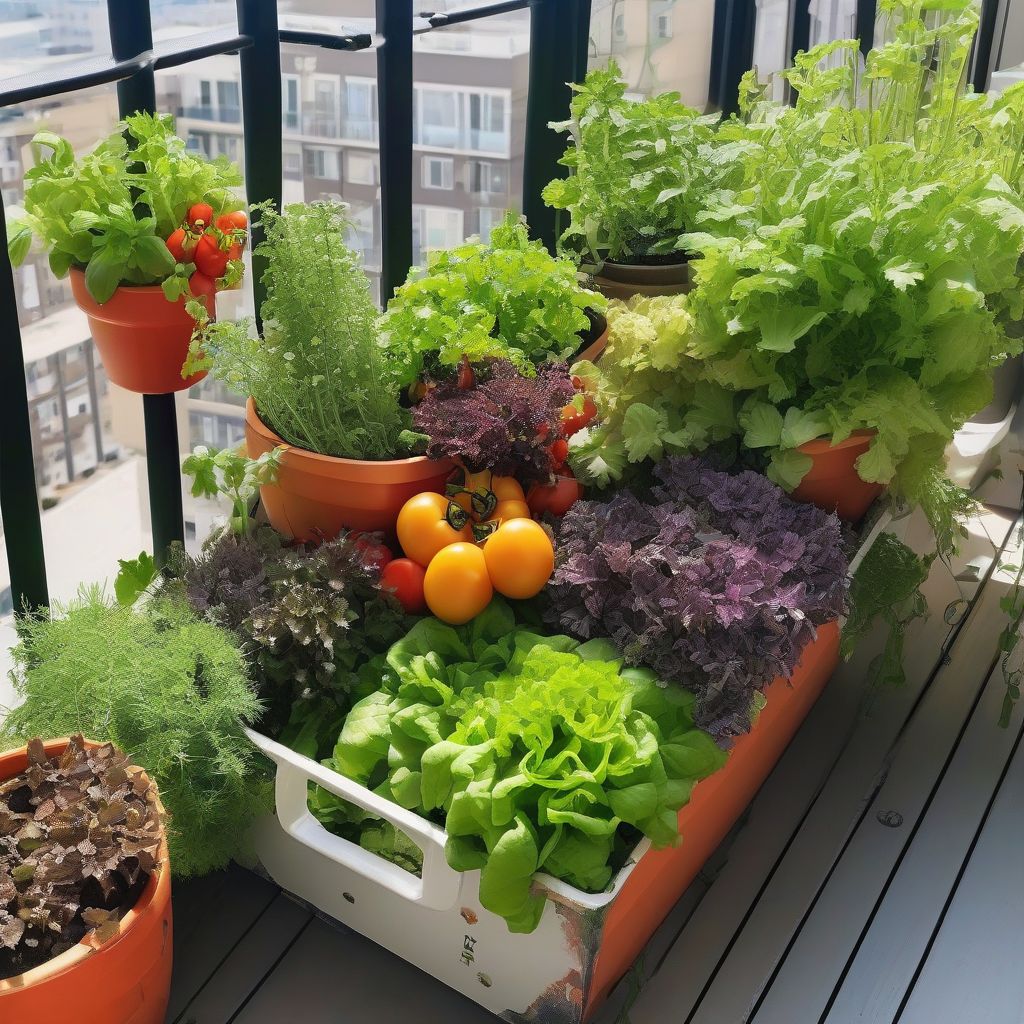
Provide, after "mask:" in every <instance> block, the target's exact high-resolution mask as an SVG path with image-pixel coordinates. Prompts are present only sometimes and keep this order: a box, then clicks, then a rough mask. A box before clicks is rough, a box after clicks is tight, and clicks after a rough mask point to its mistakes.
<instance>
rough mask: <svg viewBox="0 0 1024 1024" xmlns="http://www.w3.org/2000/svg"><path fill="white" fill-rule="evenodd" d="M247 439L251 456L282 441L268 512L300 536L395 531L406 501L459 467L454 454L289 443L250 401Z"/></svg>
mask: <svg viewBox="0 0 1024 1024" xmlns="http://www.w3.org/2000/svg"><path fill="white" fill-rule="evenodd" d="M245 444H246V448H247V449H248V452H249V457H250V458H253V459H255V458H258V457H259V456H260V455H262V454H263V453H264V452H269V451H270V450H271V449H273V448H276V447H277V446H278V445H282V444H283V445H285V446H286V448H287V450H286V451H285V452H284V453H283V454H282V456H281V468H280V471H279V472H278V477H277V483H276V484H272V485H269V486H266V487H261V488H260V500H261V501H262V503H263V507H264V509H265V510H266V513H267V518H268V519H269V520H270V523H271V525H272V526H273V527H274V529H275V530H277V531H278V532H279V533H282V534H284V535H285V536H287V537H294V538H295V539H297V540H316V539H319V538H320V537H327V538H331V537H336V536H337V535H338V532H339V531H340V530H341V529H343V528H344V529H349V530H363V531H367V532H370V531H376V530H381V531H383V532H384V533H386V534H388V535H391V534H393V533H394V528H395V520H396V519H397V518H398V513H399V511H400V510H401V508H402V506H403V505H404V504H405V503H406V501H408V500H409V498H411V497H412V496H413V495H414V494H419V493H420V492H421V491H438V492H440V493H443V492H444V485H445V481H446V480H447V478H448V475H449V474H450V473H451V471H452V470H453V469H454V468H455V463H454V462H452V461H451V460H450V459H444V460H441V461H435V460H434V459H428V458H425V457H424V456H422V455H418V456H416V457H415V458H411V459H391V460H388V461H386V462H363V461H362V460H360V459H336V458H333V457H332V456H330V455H318V454H317V453H316V452H311V451H307V450H306V449H305V448H296V447H294V446H291V445H288V444H287V442H285V441H284V440H282V439H281V438H280V437H279V436H278V435H277V434H275V433H274V431H272V430H271V429H270V428H269V427H268V426H267V425H266V424H265V423H264V422H263V421H262V420H261V419H260V418H259V416H258V415H257V414H256V406H255V404H254V403H253V400H252V399H251V398H250V399H249V400H248V401H247V402H246V403H245Z"/></svg>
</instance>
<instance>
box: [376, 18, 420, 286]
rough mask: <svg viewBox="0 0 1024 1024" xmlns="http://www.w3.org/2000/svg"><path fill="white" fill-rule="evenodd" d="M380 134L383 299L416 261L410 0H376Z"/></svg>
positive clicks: (399, 282)
mask: <svg viewBox="0 0 1024 1024" xmlns="http://www.w3.org/2000/svg"><path fill="white" fill-rule="evenodd" d="M376 4H377V34H378V35H379V36H381V41H380V43H379V44H378V47H377V122H378V126H379V134H380V184H381V188H380V220H381V275H380V300H381V305H382V306H386V305H387V303H388V300H389V299H390V298H391V296H392V295H393V294H394V291H395V289H396V288H397V287H398V286H399V285H400V284H401V283H402V282H403V281H404V280H405V278H406V275H407V274H408V273H409V267H410V266H411V265H412V0H376Z"/></svg>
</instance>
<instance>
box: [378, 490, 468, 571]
mask: <svg viewBox="0 0 1024 1024" xmlns="http://www.w3.org/2000/svg"><path fill="white" fill-rule="evenodd" d="M447 509H448V499H447V498H446V497H445V496H444V495H443V494H437V493H435V492H434V491H424V492H423V493H422V494H416V495H414V496H413V497H411V498H410V499H409V500H408V501H407V502H406V503H405V504H404V505H403V506H402V511H401V512H399V513H398V523H397V524H396V527H395V529H396V532H397V533H398V543H399V544H401V545H402V550H403V551H404V552H405V554H406V557H407V558H411V559H412V560H413V561H414V562H419V564H420V565H422V566H424V567H426V566H427V565H429V564H430V560H431V559H432V558H433V557H434V556H435V555H436V554H437V553H438V551H440V550H441V549H442V548H444V547H447V545H449V544H455V543H456V542H458V541H472V539H473V531H472V529H471V528H470V526H469V525H468V524H467V525H466V526H464V527H463V528H462V529H461V530H456V529H454V528H453V527H452V526H450V525H449V524H448V520H447V519H445V513H446V511H447Z"/></svg>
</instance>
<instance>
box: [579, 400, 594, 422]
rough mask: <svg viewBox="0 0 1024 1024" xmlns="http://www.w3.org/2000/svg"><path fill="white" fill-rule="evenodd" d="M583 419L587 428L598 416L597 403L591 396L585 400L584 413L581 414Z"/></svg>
mask: <svg viewBox="0 0 1024 1024" xmlns="http://www.w3.org/2000/svg"><path fill="white" fill-rule="evenodd" d="M580 415H581V416H582V417H583V425H584V426H587V424H588V423H590V422H591V420H593V419H594V417H595V416H597V402H595V401H594V400H593V399H592V398H590V397H589V396H588V397H587V398H584V399H583V412H582V413H581V414H580Z"/></svg>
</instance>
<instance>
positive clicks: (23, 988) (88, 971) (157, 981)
mask: <svg viewBox="0 0 1024 1024" xmlns="http://www.w3.org/2000/svg"><path fill="white" fill-rule="evenodd" d="M67 745H68V740H67V739H66V738H65V739H59V740H50V741H49V742H48V743H45V744H44V746H45V749H46V753H47V754H48V755H50V756H51V757H52V756H53V755H54V754H59V753H60V752H61V751H62V750H63V749H64V748H65V747H66V746H67ZM27 766H28V749H27V748H26V747H20V748H19V749H17V750H9V751H7V753H4V754H0V781H3V780H4V779H9V778H11V777H12V776H14V775H18V774H19V773H20V772H23V771H24V770H25V768H26V767H27ZM158 858H159V861H160V865H161V866H160V867H159V868H157V870H155V871H154V872H153V873H152V874H151V875H150V876H149V881H148V882H147V883H146V887H145V888H144V889H143V890H142V895H140V896H139V898H138V900H136V902H135V905H134V906H133V907H132V908H131V909H130V910H129V911H128V912H127V913H125V915H124V917H122V918H121V920H120V921H119V922H118V932H117V934H116V935H114V936H113V937H111V938H109V939H107V940H106V941H105V942H100V941H99V940H98V939H97V938H96V937H95V935H94V934H92V933H90V934H87V935H86V936H85V937H84V938H83V939H82V941H81V942H79V943H77V944H76V945H75V946H73V947H72V948H71V949H69V950H66V951H65V952H63V953H61V954H60V955H59V956H55V957H54V958H53V959H52V960H48V961H47V962H46V963H44V964H42V965H40V966H39V967H34V968H33V969H32V970H30V971H25V973H24V974H19V975H16V976H15V977H13V978H6V979H4V980H0V1021H4V1022H5V1024H6V1022H10V1024H16V1022H21V1021H25V1022H26V1024H28V1022H30V1021H31V1022H32V1024H60V1022H63V1021H68V1020H73V1021H74V1022H75V1024H114V1022H115V1021H116V1022H117V1024H164V1018H165V1016H166V1013H167V1001H168V998H169V996H170V991H171V950H172V927H173V925H172V918H171V873H170V867H169V863H168V859H167V839H166V837H164V838H163V839H162V840H161V843H160V850H159V854H158Z"/></svg>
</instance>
